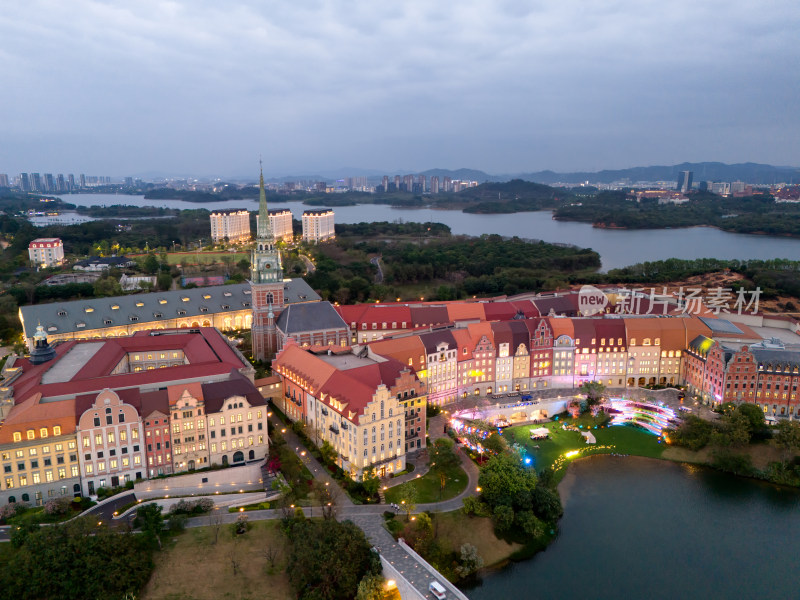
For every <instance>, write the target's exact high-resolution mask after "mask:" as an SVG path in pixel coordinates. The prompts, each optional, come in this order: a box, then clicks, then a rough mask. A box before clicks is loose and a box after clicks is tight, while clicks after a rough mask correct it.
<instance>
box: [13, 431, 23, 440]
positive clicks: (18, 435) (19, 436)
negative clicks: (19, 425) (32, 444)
mask: <svg viewBox="0 0 800 600" xmlns="http://www.w3.org/2000/svg"><path fill="white" fill-rule="evenodd" d="M14 441H15V442H21V441H22V434H21V433H20V432H19V431H15V432H14Z"/></svg>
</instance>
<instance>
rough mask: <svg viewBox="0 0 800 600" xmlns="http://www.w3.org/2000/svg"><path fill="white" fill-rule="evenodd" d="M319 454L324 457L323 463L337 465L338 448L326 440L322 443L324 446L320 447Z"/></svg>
mask: <svg viewBox="0 0 800 600" xmlns="http://www.w3.org/2000/svg"><path fill="white" fill-rule="evenodd" d="M319 453H320V454H321V455H322V462H323V463H325V464H327V465H333V464H336V457H338V456H339V453H338V452H336V448H334V447H333V445H332V444H331V443H330V442H329V441H328V440H325V441H324V442H322V446H320V449H319Z"/></svg>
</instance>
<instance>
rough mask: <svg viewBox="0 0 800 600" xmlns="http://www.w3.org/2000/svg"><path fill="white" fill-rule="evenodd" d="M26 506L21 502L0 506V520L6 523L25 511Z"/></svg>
mask: <svg viewBox="0 0 800 600" xmlns="http://www.w3.org/2000/svg"><path fill="white" fill-rule="evenodd" d="M27 508H28V505H27V504H24V503H22V502H9V503H8V504H3V505H2V506H0V520H1V521H6V520H7V519H10V518H11V517H14V516H16V515H18V514H20V513H23V512H25V511H26V510H27Z"/></svg>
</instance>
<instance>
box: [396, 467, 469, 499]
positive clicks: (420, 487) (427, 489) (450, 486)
mask: <svg viewBox="0 0 800 600" xmlns="http://www.w3.org/2000/svg"><path fill="white" fill-rule="evenodd" d="M411 482H412V483H413V485H414V487H416V488H417V504H425V503H428V502H439V501H440V500H449V499H450V498H455V497H456V496H458V495H459V494H460V493H461V492H463V491H464V489H465V488H466V487H467V483H468V482H469V478H468V477H467V474H466V473H465V472H464V469H462V468H461V467H460V466H456V467H454V468H453V469H450V470H449V471H447V481H446V482H445V485H444V490H443V491H442V490H441V483H440V481H439V473H438V472H436V473H434V472H433V471H428V472H427V473H425V475H423V476H422V477H419V478H418V479H412V480H411ZM401 487H402V486H401V485H396V486H394V487H391V488H389V489H388V490H386V502H394V503H396V504H400V501H401V500H402V499H403V497H402V494H401V492H400V488H401ZM440 492H441V493H440Z"/></svg>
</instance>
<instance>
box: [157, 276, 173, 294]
mask: <svg viewBox="0 0 800 600" xmlns="http://www.w3.org/2000/svg"><path fill="white" fill-rule="evenodd" d="M156 285H158V289H160V290H162V291H165V292H166V291H168V290H169V288H171V287H172V275H170V274H169V273H159V274H158V277H156Z"/></svg>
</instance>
